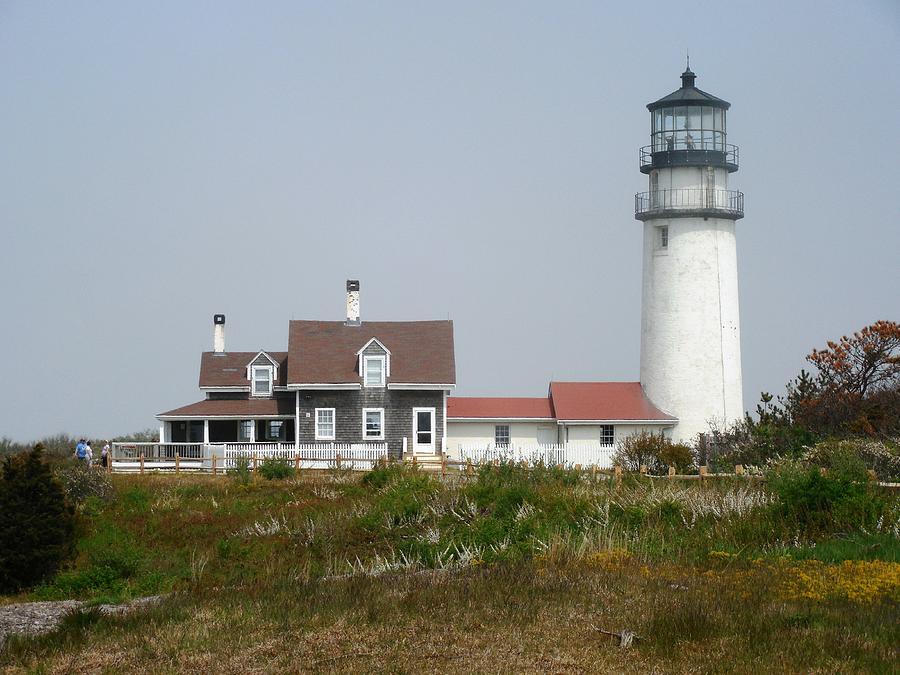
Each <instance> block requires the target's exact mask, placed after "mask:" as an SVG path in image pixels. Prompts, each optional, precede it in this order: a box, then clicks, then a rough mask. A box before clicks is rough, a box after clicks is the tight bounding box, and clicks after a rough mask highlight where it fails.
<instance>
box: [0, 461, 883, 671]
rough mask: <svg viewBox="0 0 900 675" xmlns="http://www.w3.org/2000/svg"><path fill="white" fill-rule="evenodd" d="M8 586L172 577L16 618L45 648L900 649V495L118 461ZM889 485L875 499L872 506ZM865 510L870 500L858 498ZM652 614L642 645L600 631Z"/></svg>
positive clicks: (627, 660) (417, 660)
mask: <svg viewBox="0 0 900 675" xmlns="http://www.w3.org/2000/svg"><path fill="white" fill-rule="evenodd" d="M113 483H114V488H115V489H114V491H113V496H112V498H110V499H107V500H101V499H97V498H89V499H88V500H87V501H86V502H85V503H84V504H83V506H82V513H81V515H82V517H81V518H80V523H81V525H80V527H81V531H80V534H79V537H80V538H79V547H78V551H79V552H78V557H77V559H76V560H75V561H74V562H73V564H72V565H71V567H70V568H69V569H66V570H64V571H62V572H61V573H59V574H58V575H57V576H56V577H55V578H54V579H52V580H51V581H49V582H48V583H45V584H44V585H42V586H40V587H38V588H36V589H33V590H32V591H31V592H29V593H28V594H27V595H20V596H16V597H5V598H2V600H0V602H2V603H10V602H21V601H28V600H35V599H63V598H84V599H91V600H95V601H96V602H98V603H99V602H106V601H120V600H123V599H125V600H127V599H128V598H132V597H140V596H144V595H149V594H156V593H164V594H167V595H166V598H165V600H164V601H163V603H162V604H160V605H159V606H157V607H155V608H153V609H150V610H147V611H144V612H141V613H137V614H134V615H131V616H128V617H124V618H110V617H103V616H100V615H99V613H98V612H95V611H90V610H88V611H85V612H82V613H81V614H78V615H75V616H72V617H70V618H69V619H68V620H67V621H66V622H65V623H64V625H63V626H62V627H61V628H60V629H59V630H57V631H56V632H55V633H53V634H51V635H47V636H44V637H40V638H14V639H11V640H10V641H9V643H8V644H7V646H6V648H5V651H4V652H3V653H2V654H0V666H2V667H3V668H4V669H5V670H8V671H12V672H16V671H34V672H97V671H108V672H117V671H121V670H140V671H149V672H172V671H185V670H192V671H198V672H254V671H271V670H290V671H296V670H315V671H320V670H326V671H347V672H351V671H352V672H358V671H381V670H388V671H392V672H419V671H434V672H438V671H439V672H448V671H449V672H468V671H505V672H507V671H525V672H545V671H552V672H584V671H591V672H598V671H613V672H647V671H649V670H653V669H656V670H657V671H658V672H739V673H742V672H754V671H755V672H763V671H765V672H776V671H777V672H828V673H831V672H896V668H897V665H896V664H897V663H898V659H900V654H898V649H897V645H900V621H898V619H900V615H898V607H900V539H898V530H900V505H898V503H897V500H896V498H895V497H890V496H882V495H874V496H872V495H869V497H870V498H871V500H874V501H872V503H873V504H874V506H873V507H872V508H873V509H874V511H872V512H871V513H868V512H867V515H866V516H865V517H860V519H859V520H858V524H857V525H855V526H854V525H848V524H847V523H848V522H852V521H853V518H855V517H856V516H855V515H854V516H853V518H849V519H846V518H845V520H844V521H842V520H841V514H840V513H838V512H836V515H834V518H832V519H830V520H829V521H828V522H824V521H821V520H816V521H810V520H809V519H807V518H804V517H803V516H802V514H801V515H798V514H797V513H794V512H791V511H790V510H789V509H786V508H785V505H784V504H782V503H781V501H780V500H779V497H778V496H777V495H776V494H775V493H774V492H769V491H768V490H766V489H765V488H763V487H762V486H761V485H760V484H756V483H749V482H748V481H746V480H735V481H729V480H718V481H715V482H713V481H709V482H708V483H707V485H706V487H701V486H700V485H699V484H698V483H697V482H696V481H694V482H692V483H690V484H678V483H673V482H671V481H666V480H657V481H656V482H652V481H651V479H626V480H625V481H623V482H622V483H621V484H614V483H613V482H612V481H610V480H608V479H607V478H606V477H599V476H598V477H596V478H594V477H591V476H590V475H589V474H585V473H579V472H575V471H562V470H556V469H536V470H533V471H526V470H523V469H520V468H517V467H513V466H501V467H494V468H488V469H485V470H483V471H481V472H480V473H479V474H478V475H477V476H475V477H473V478H471V479H466V478H464V477H451V478H447V479H445V480H444V481H441V480H440V479H436V478H434V477H432V476H429V475H425V474H422V473H419V472H416V471H413V470H410V469H401V468H389V469H382V470H378V471H375V472H372V473H369V474H350V473H331V474H318V475H304V476H302V477H300V478H299V479H298V478H289V479H287V480H279V481H267V480H262V479H261V478H258V477H257V478H255V479H249V480H239V479H234V478H224V477H211V476H186V475H182V476H177V477H176V476H114V477H113ZM867 508H868V507H867ZM854 513H856V512H854ZM623 630H627V631H631V632H633V633H635V634H636V635H637V636H638V637H637V639H635V641H634V643H633V644H632V646H631V647H630V648H628V649H621V648H619V646H618V639H617V638H615V637H612V636H609V635H606V634H605V633H603V632H601V631H611V632H621V631H623Z"/></svg>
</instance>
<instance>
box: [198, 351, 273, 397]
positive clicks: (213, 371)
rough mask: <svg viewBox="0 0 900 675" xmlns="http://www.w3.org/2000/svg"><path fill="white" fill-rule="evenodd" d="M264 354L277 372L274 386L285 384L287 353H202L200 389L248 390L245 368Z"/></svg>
mask: <svg viewBox="0 0 900 675" xmlns="http://www.w3.org/2000/svg"><path fill="white" fill-rule="evenodd" d="M260 354H265V355H266V356H267V357H268V358H269V360H270V361H272V362H273V363H274V364H275V365H276V366H277V370H278V375H277V377H276V378H275V382H274V385H275V386H276V387H284V386H285V385H286V384H287V356H288V355H287V352H272V351H265V352H218V353H217V352H203V353H202V354H201V355H200V388H201V389H213V390H215V389H247V390H249V389H250V382H249V381H248V380H247V368H248V366H249V364H250V363H252V362H253V361H255V360H256V358H257V357H258V356H259V355H260Z"/></svg>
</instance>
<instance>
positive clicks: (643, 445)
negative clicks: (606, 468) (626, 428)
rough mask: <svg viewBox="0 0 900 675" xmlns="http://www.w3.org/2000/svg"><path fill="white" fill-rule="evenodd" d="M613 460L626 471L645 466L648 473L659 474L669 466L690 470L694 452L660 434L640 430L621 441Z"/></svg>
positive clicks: (636, 469) (684, 470) (637, 469)
mask: <svg viewBox="0 0 900 675" xmlns="http://www.w3.org/2000/svg"><path fill="white" fill-rule="evenodd" d="M613 461H614V462H616V463H617V464H619V465H620V466H621V467H622V468H624V469H625V470H627V471H639V470H640V468H641V467H642V466H646V467H647V470H648V471H649V472H650V473H652V474H657V475H661V474H665V473H668V470H669V467H670V466H674V467H675V468H676V470H677V471H681V472H686V471H690V470H691V469H692V468H693V467H694V452H693V450H691V448H690V447H688V446H687V445H684V444H683V443H673V442H672V440H671V439H669V438H666V437H665V436H663V435H662V434H653V433H650V432H648V431H642V432H641V433H639V434H633V435H631V436H628V437H626V438H625V440H624V441H622V443H621V445H620V446H619V449H618V451H617V452H616V455H615V458H614V460H613Z"/></svg>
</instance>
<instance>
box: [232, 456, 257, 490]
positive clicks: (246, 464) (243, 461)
mask: <svg viewBox="0 0 900 675" xmlns="http://www.w3.org/2000/svg"><path fill="white" fill-rule="evenodd" d="M228 477H229V478H231V479H232V480H234V481H235V482H237V483H240V484H241V485H246V484H247V483H249V482H250V479H251V478H252V474H251V473H250V459H249V458H247V457H235V458H234V460H232V466H231V468H230V469H229V470H228Z"/></svg>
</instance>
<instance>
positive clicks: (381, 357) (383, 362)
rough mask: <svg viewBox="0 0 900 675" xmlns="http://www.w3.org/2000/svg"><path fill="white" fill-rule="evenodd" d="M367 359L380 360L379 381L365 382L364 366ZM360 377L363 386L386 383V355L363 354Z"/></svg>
mask: <svg viewBox="0 0 900 675" xmlns="http://www.w3.org/2000/svg"><path fill="white" fill-rule="evenodd" d="M369 361H381V381H380V382H373V383H369V382H366V367H367V366H368V363H369ZM362 379H363V386H364V387H383V386H384V385H385V384H386V383H387V356H386V355H384V354H364V355H363V357H362Z"/></svg>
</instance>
